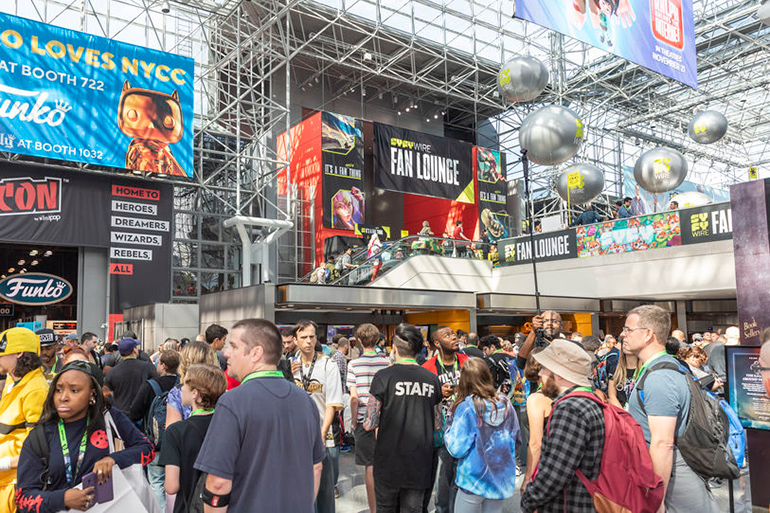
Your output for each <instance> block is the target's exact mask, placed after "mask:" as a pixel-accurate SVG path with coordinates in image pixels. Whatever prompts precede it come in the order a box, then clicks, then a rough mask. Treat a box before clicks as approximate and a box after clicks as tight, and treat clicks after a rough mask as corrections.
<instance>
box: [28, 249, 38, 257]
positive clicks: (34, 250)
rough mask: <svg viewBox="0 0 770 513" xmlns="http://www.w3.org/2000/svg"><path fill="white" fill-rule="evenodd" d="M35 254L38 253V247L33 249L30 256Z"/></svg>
mask: <svg viewBox="0 0 770 513" xmlns="http://www.w3.org/2000/svg"><path fill="white" fill-rule="evenodd" d="M35 255H37V250H36V249H33V250H32V251H30V252H29V256H35Z"/></svg>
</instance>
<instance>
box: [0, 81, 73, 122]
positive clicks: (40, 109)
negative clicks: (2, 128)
mask: <svg viewBox="0 0 770 513" xmlns="http://www.w3.org/2000/svg"><path fill="white" fill-rule="evenodd" d="M0 93H6V94H8V95H12V96H16V97H22V98H29V101H26V102H22V101H19V100H11V99H10V98H2V97H0V100H2V103H0V106H1V107H0V118H8V119H17V118H18V119H19V121H24V122H26V123H35V124H38V125H48V126H51V127H54V126H59V125H61V124H62V123H63V122H64V118H66V117H67V112H69V111H70V110H71V109H72V107H70V106H69V104H68V103H66V102H61V101H56V102H55V103H54V108H53V109H51V107H49V106H47V105H46V104H45V103H46V102H47V101H48V96H49V94H48V93H46V92H40V91H26V90H24V89H19V88H17V87H10V86H7V85H3V84H0ZM33 98H34V99H35V100H34V103H32V99H33ZM11 105H13V106H11Z"/></svg>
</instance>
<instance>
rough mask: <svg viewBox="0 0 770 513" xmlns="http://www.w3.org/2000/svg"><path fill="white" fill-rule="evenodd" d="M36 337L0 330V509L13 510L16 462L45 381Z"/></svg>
mask: <svg viewBox="0 0 770 513" xmlns="http://www.w3.org/2000/svg"><path fill="white" fill-rule="evenodd" d="M39 354H40V339H39V338H38V336H37V335H35V334H34V333H33V332H32V331H31V330H28V329H27V328H11V329H9V330H6V331H4V332H2V333H0V374H6V375H7V376H8V377H7V378H6V380H5V387H3V395H2V397H1V398H0V511H7V512H9V513H13V512H14V511H16V504H15V501H14V499H15V497H14V495H15V491H14V486H15V485H16V466H17V464H18V462H19V454H20V453H21V446H22V444H24V440H25V439H26V438H27V435H28V434H29V432H30V430H31V429H32V426H33V425H34V423H35V422H37V421H38V419H39V418H40V413H41V412H42V410H43V402H44V401H45V398H46V395H47V394H48V382H47V381H46V379H45V376H43V371H42V369H41V368H40V356H39Z"/></svg>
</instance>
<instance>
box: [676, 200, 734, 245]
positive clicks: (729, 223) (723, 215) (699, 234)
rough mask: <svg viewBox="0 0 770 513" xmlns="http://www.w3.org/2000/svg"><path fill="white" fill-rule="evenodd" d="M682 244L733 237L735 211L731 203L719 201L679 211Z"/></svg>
mask: <svg viewBox="0 0 770 513" xmlns="http://www.w3.org/2000/svg"><path fill="white" fill-rule="evenodd" d="M679 215H680V216H681V223H682V244H683V245H686V244H699V243H701V242H714V241H718V240H729V239H732V238H733V212H732V209H731V208H730V203H718V204H716V205H706V206H703V207H698V208H688V209H686V210H681V211H680V212H679Z"/></svg>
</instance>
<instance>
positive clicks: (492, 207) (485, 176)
mask: <svg viewBox="0 0 770 513" xmlns="http://www.w3.org/2000/svg"><path fill="white" fill-rule="evenodd" d="M505 174H506V173H505V153H500V152H499V151H494V150H489V149H487V148H482V147H480V146H477V147H476V179H477V180H478V182H479V203H478V205H479V220H480V221H481V224H480V226H481V227H482V229H484V230H486V232H487V237H488V240H489V242H497V241H498V240H500V239H507V238H508V237H510V226H511V223H510V215H509V213H508V180H506V177H505Z"/></svg>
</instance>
